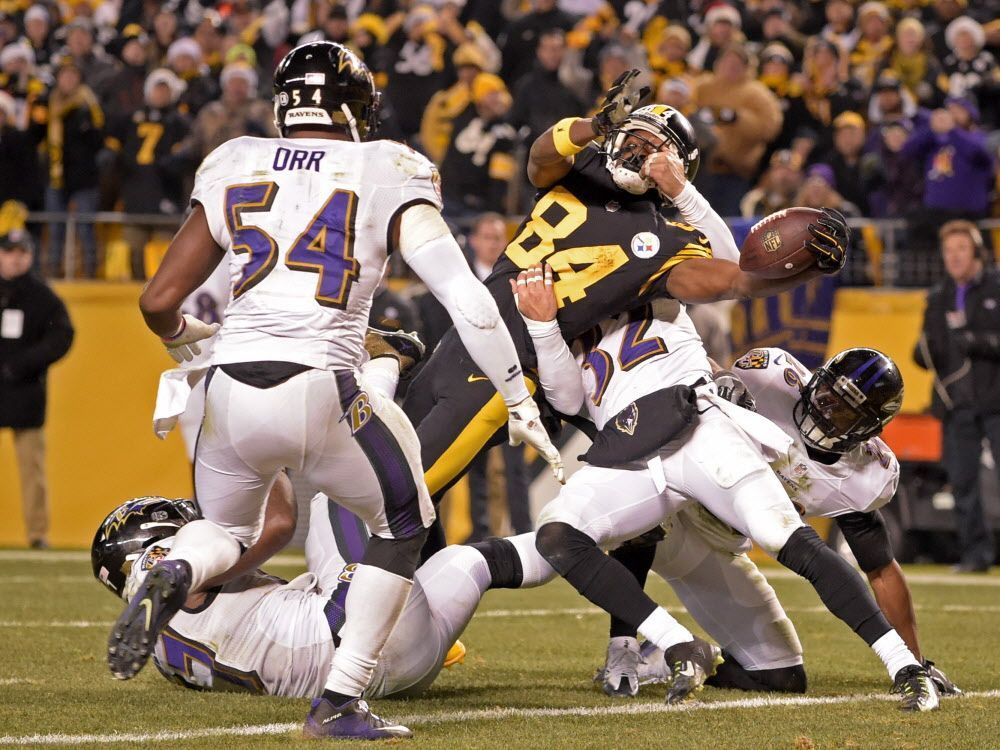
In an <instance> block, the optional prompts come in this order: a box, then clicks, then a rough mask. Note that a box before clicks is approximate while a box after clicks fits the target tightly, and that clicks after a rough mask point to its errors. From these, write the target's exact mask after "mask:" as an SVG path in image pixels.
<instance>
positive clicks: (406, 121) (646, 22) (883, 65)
mask: <svg viewBox="0 0 1000 750" xmlns="http://www.w3.org/2000/svg"><path fill="white" fill-rule="evenodd" d="M0 10H2V11H3V14H2V16H0V93H6V94H7V95H8V96H9V99H8V98H0V165H3V166H5V167H6V169H4V172H5V174H4V177H3V178H2V179H0V192H2V195H0V197H16V198H18V199H20V200H23V201H25V202H27V203H28V205H29V206H30V207H31V208H32V209H39V208H41V207H42V206H43V205H45V206H47V207H49V208H50V209H53V210H55V211H56V212H57V215H59V216H64V215H65V214H64V213H63V212H64V211H67V210H68V211H69V212H73V211H76V212H78V213H79V212H88V213H89V212H90V211H92V210H93V209H96V208H100V209H101V210H111V211H114V210H117V211H123V212H125V213H126V214H128V215H140V214H142V215H148V214H153V215H156V216H167V217H170V216H177V218H178V220H179V219H180V218H181V212H182V211H183V210H184V204H185V201H184V198H185V193H186V192H187V191H188V190H189V189H190V185H191V183H192V180H193V174H194V170H195V169H196V167H197V164H198V162H199V160H200V159H201V158H203V157H204V155H206V154H207V153H208V152H209V151H210V150H211V149H212V148H214V147H215V146H216V145H218V144H219V143H221V142H223V141H224V140H226V139H228V138H231V137H234V136H238V135H243V134H251V135H273V134H274V129H273V124H272V119H273V116H272V114H271V102H270V76H271V72H272V70H273V67H274V65H275V63H276V62H277V61H278V60H279V59H280V58H281V56H282V55H283V54H284V53H285V52H286V51H287V50H288V49H290V48H291V47H292V46H294V45H296V44H300V43H303V42H308V41H311V40H317V39H330V40H334V41H338V42H342V43H345V44H348V45H349V46H351V47H352V48H354V50H355V51H356V52H357V53H358V54H359V55H360V56H361V57H362V58H363V59H364V60H365V61H366V63H367V64H368V65H369V66H370V67H371V69H372V71H373V73H374V75H375V79H376V83H377V85H378V86H379V87H380V88H381V89H382V90H383V93H384V98H383V109H382V112H381V115H380V119H381V128H382V129H381V136H382V137H386V138H393V139H398V140H402V141H404V142H406V143H408V144H409V145H411V146H412V147H413V148H415V149H417V150H418V151H421V152H423V153H425V154H427V155H428V156H429V157H430V158H431V159H432V160H433V161H434V162H435V163H437V164H438V166H439V167H440V169H441V170H442V172H443V173H444V175H445V177H444V180H443V189H444V192H445V201H446V203H447V209H448V213H449V216H451V217H454V218H455V219H456V220H457V226H456V229H457V231H459V232H460V233H461V232H462V231H467V230H468V227H469V222H470V221H471V219H472V218H473V217H475V216H476V215H478V214H479V213H480V212H482V211H484V210H497V211H500V212H503V213H507V214H510V215H516V214H517V213H518V212H519V210H520V209H522V208H523V206H524V205H525V201H526V200H527V197H528V196H529V195H530V192H531V190H532V188H531V187H530V185H528V184H527V182H526V179H525V176H524V166H523V165H524V155H525V153H526V150H527V147H528V146H529V145H530V143H531V141H532V140H533V139H534V138H535V137H537V135H538V134H539V133H541V132H542V131H543V130H544V129H546V128H547V127H549V126H550V125H552V124H553V123H554V122H556V121H558V120H559V119H561V118H563V117H567V116H574V115H581V114H586V113H588V112H589V111H593V108H594V107H595V105H596V104H597V102H599V101H600V97H601V95H602V93H603V91H604V90H605V89H606V88H607V86H608V85H609V84H610V83H611V81H613V80H614V79H615V78H616V77H617V76H618V75H619V74H620V73H621V72H622V71H624V70H627V69H629V68H631V67H638V68H640V69H641V70H642V73H643V80H644V81H645V82H647V83H648V84H649V85H650V86H651V87H652V88H653V90H654V92H655V93H656V98H657V100H659V101H663V102H665V103H669V104H671V105H672V106H676V107H678V108H679V109H681V111H683V112H684V113H685V114H686V115H687V116H688V117H689V118H690V119H691V121H692V124H693V126H694V128H695V130H696V132H697V135H698V140H699V146H700V150H701V164H702V167H701V171H700V174H699V175H698V177H697V184H698V185H699V188H700V189H702V191H703V192H704V193H705V195H706V196H707V197H708V198H709V199H710V200H711V201H712V203H713V205H714V206H715V207H716V208H717V209H718V210H719V211H720V212H721V213H722V214H724V215H728V216H731V217H735V216H738V215H740V214H741V213H743V212H746V211H749V212H751V213H754V214H759V213H760V212H762V211H767V210H771V209H772V207H774V206H779V205H785V204H787V202H788V201H789V200H794V199H795V195H796V192H797V190H798V188H799V187H801V186H800V185H798V184H797V182H798V180H799V179H801V177H802V176H803V175H804V174H805V173H806V170H807V169H808V168H809V167H810V166H811V165H814V164H823V165H827V166H828V167H829V168H831V169H832V170H833V180H832V183H833V185H834V186H835V187H831V189H835V190H836V193H837V194H838V195H840V196H841V197H842V198H843V199H844V200H845V201H847V202H848V203H850V204H854V205H855V206H856V207H857V208H858V210H859V211H860V212H861V214H862V216H875V217H882V218H886V219H893V220H905V221H906V222H908V225H912V226H911V228H912V229H913V231H910V232H906V233H904V232H903V230H901V229H899V228H898V227H895V228H894V229H892V230H891V231H892V232H894V233H895V234H894V236H895V237H896V240H895V241H894V243H890V244H892V246H893V247H894V251H895V252H897V253H904V254H906V255H907V256H912V257H917V256H918V255H919V251H920V247H923V249H924V250H925V253H924V256H921V257H924V258H925V260H926V261H927V263H930V264H931V266H934V267H937V264H938V263H939V258H938V255H937V253H936V252H934V250H935V247H934V244H933V241H932V238H933V237H934V236H935V235H934V232H935V231H936V229H937V225H938V224H940V222H941V221H944V220H946V219H948V218H953V217H956V216H963V217H969V218H973V219H985V218H987V217H990V216H992V215H997V216H1000V202H998V200H997V188H996V186H997V172H996V164H997V148H998V146H1000V131H998V130H997V99H998V92H1000V72H998V68H997V63H996V57H995V56H996V53H997V44H998V42H1000V23H998V21H997V18H996V13H995V10H994V9H993V6H992V5H991V4H990V3H987V2H985V0H930V1H929V2H920V3H914V2H909V1H905V2H900V1H898V0H886V1H885V2H879V1H877V0H873V1H868V2H855V1H853V0H824V1H823V2H810V3H805V2H790V1H789V0H762V1H761V0H756V1H755V2H736V1H734V0H728V1H719V0H702V1H701V2H697V3H687V2H682V1H681V0H659V1H658V2H652V1H646V2H625V1H624V0H612V1H611V2H603V0H464V1H463V0H426V1H424V0H232V2H227V3H219V4H217V3H208V2H204V1H203V0H182V1H181V2H165V1H164V0H143V1H142V2H139V1H138V0H127V1H126V2H110V1H109V2H97V1H96V0H95V2H92V3H78V4H72V5H67V4H57V3H53V2H50V1H49V0H46V1H45V2H35V3H31V2H27V1H24V0H19V2H17V3H10V4H7V5H5V6H4V7H3V8H2V9H0ZM69 68H72V69H74V70H76V71H77V72H76V74H75V75H74V73H73V72H65V73H64V72H63V70H64V69H69ZM160 69H167V70H169V71H171V72H172V73H173V74H174V76H176V80H179V82H180V83H181V84H182V86H177V85H175V84H174V83H172V82H171V83H170V84H167V83H163V84H162V85H160V86H158V87H157V88H160V89H162V90H163V92H164V94H165V93H166V91H167V89H170V90H171V102H170V103H168V104H167V105H166V107H162V108H160V107H154V106H153V105H152V104H151V103H150V100H149V95H148V93H147V91H146V89H147V83H148V82H149V81H150V80H152V79H151V75H152V74H154V72H155V73H156V75H157V76H159V77H160V78H161V79H162V80H166V76H165V74H164V73H162V72H160ZM490 74H492V76H499V78H496V77H491V75H490ZM60 80H61V81H62V83H60ZM173 80H174V79H171V81H173ZM474 82H478V83H477V85H475V86H474ZM501 82H502V85H501ZM474 88H475V90H476V91H475V92H474ZM178 90H180V93H179V94H178V93H177V91H178ZM946 101H947V103H946ZM53 102H55V103H57V104H58V105H59V106H58V108H56V109H53V108H52V106H51V105H52V103H53ZM935 110H940V111H941V112H942V113H943V112H947V113H950V115H951V119H950V120H949V119H947V117H946V115H945V114H936V115H935V116H934V118H933V119H934V122H933V126H932V123H931V119H932V118H931V112H932V111H935ZM156 118H159V120H156ZM157 124H162V125H163V126H164V128H165V129H164V133H163V135H160V136H159V139H158V140H157V142H156V144H155V145H154V144H153V140H152V139H151V138H150V139H147V140H145V141H141V140H140V139H139V138H138V132H139V129H140V126H141V129H142V130H143V132H146V133H153V132H154V131H156V130H157V128H155V127H152V126H153V125H157ZM129 129H131V130H132V131H133V132H132V137H133V141H132V145H133V146H134V145H136V144H139V143H145V144H146V145H147V149H148V148H152V149H153V151H154V152H155V154H154V156H153V157H152V162H150V163H143V164H140V163H139V161H138V159H139V156H140V152H139V151H136V152H135V154H133V155H129V154H128V148H124V149H123V148H122V147H123V146H124V144H125V140H123V135H124V134H125V133H127V131H128V130H129ZM105 136H108V137H109V140H108V141H107V144H106V145H107V149H102V146H103V145H105V144H104V140H105ZM901 144H902V145H901ZM783 151H787V152H790V153H791V154H792V155H793V156H794V157H795V160H796V162H797V165H798V170H795V169H790V168H789V166H788V165H789V164H790V161H789V157H788V156H787V155H783V156H782V157H780V159H779V160H778V161H779V162H781V163H783V164H784V165H785V166H781V165H778V166H776V167H773V164H774V163H775V162H773V160H772V157H773V156H774V155H775V154H777V153H779V152H783ZM64 152H65V153H64ZM141 156H142V158H143V161H145V159H146V158H147V156H148V154H147V151H143V152H142V153H141ZM772 167H773V168H772ZM796 171H798V175H797V176H796V174H795V172H796ZM820 171H821V172H823V171H824V170H820ZM127 175H128V177H127ZM140 175H141V176H140ZM126 179H128V180H130V181H129V182H128V184H127V186H126V182H125V181H126ZM146 181H148V185H150V186H154V187H153V188H152V189H150V190H149V191H143V192H142V193H141V194H140V192H138V191H136V190H134V189H133V188H134V186H135V185H137V184H147V182H146ZM789 184H794V185H795V187H794V188H790V187H789ZM817 189H818V183H817ZM43 195H44V197H45V198H46V200H45V201H43ZM911 220H912V221H911ZM914 222H915V223H914ZM126 223H129V222H126ZM131 223H132V224H138V223H139V222H131ZM146 225H147V226H149V223H148V222H147V224H146ZM169 229H170V227H169V226H165V227H164V230H163V231H164V232H166V231H169ZM123 236H127V240H126V241H128V242H130V243H131V244H132V246H133V256H132V261H133V262H132V269H131V272H132V275H134V276H137V277H138V276H139V271H140V267H141V266H142V265H143V264H142V251H141V250H139V249H138V248H139V247H140V246H141V245H147V244H148V243H149V240H150V239H154V240H157V241H159V240H160V239H161V237H158V236H157V235H155V234H154V233H151V232H150V231H149V230H134V228H133V229H127V230H125V231H124V234H123V232H122V231H121V230H118V229H115V230H113V231H109V230H106V229H103V228H102V229H100V230H99V231H98V232H97V233H96V235H95V232H94V231H93V230H92V225H91V224H90V223H89V222H86V221H84V222H80V221H77V222H76V225H75V231H74V232H73V233H71V235H70V250H71V251H72V252H74V255H73V258H72V263H71V264H70V265H71V266H73V267H71V268H69V269H68V270H69V272H70V273H71V274H73V275H76V274H80V275H84V276H87V277H92V276H98V275H108V276H109V277H110V276H115V275H116V273H117V277H121V273H120V271H119V272H113V271H112V270H111V269H110V267H109V266H108V264H107V263H103V262H102V261H104V260H105V252H104V251H105V246H106V245H108V243H112V242H121V241H122V240H120V239H119V238H120V237H123ZM163 236H165V234H164V235H163ZM38 237H39V240H40V242H41V243H42V246H43V247H44V248H45V249H46V252H45V253H44V254H43V257H42V258H41V260H43V261H44V264H43V265H44V267H45V268H46V270H48V271H49V272H51V273H57V274H61V273H63V272H64V271H65V270H67V269H66V268H65V263H64V260H63V256H62V251H63V247H64V246H65V244H66V240H65V238H66V233H65V230H64V222H54V223H52V224H51V225H49V224H46V226H45V230H44V231H42V232H39V233H38ZM908 238H912V241H911V240H910V239H908ZM98 239H99V240H100V242H99V243H98V241H97V240H98ZM914 248H916V249H914ZM117 252H118V251H115V253H117ZM115 257H116V258H117V257H118V255H117V254H116V255H115ZM81 261H82V262H81ZM921 262H922V263H923V261H921ZM114 263H115V264H117V265H116V268H117V267H118V266H120V261H118V260H115V261H114ZM924 265H927V264H926V263H925V264H924ZM928 267H930V266H928ZM394 268H395V266H394ZM907 268H908V267H907ZM922 280H923V279H922V278H921V279H917V282H918V283H919V282H920V281H922ZM910 281H911V282H912V281H913V279H911V280H910Z"/></svg>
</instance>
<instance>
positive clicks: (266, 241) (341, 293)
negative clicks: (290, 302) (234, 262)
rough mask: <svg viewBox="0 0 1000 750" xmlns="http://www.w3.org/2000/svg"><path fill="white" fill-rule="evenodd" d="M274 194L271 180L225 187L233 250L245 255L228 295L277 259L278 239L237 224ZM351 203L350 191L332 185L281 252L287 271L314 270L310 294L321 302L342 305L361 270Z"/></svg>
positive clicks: (265, 206)
mask: <svg viewBox="0 0 1000 750" xmlns="http://www.w3.org/2000/svg"><path fill="white" fill-rule="evenodd" d="M277 194H278V185H277V184H276V183H274V182H255V183H251V184H248V185H233V186H231V187H229V188H227V189H226V225H227V226H228V227H229V233H230V236H231V237H232V239H233V252H234V253H237V254H242V253H249V254H250V259H249V260H248V261H247V264H246V265H245V266H244V267H243V274H242V275H241V276H240V278H239V280H237V282H236V283H235V284H234V285H233V297H234V298H235V297H239V296H240V295H241V294H243V293H244V292H246V291H247V290H248V289H252V288H253V287H254V286H256V285H257V284H259V283H260V282H261V281H263V280H264V278H265V277H266V276H267V275H268V274H269V273H270V272H271V271H272V269H273V268H274V266H275V264H276V263H277V260H278V243H277V242H275V240H274V238H273V237H271V235H269V234H268V233H267V232H265V231H264V230H263V229H261V228H260V227H257V226H254V225H252V224H245V223H243V214H246V213H254V212H263V211H270V210H271V206H272V205H273V203H274V198H275V196H276V195H277ZM357 206H358V196H357V195H356V194H355V193H354V192H352V191H350V190H334V191H333V194H332V195H331V196H330V197H329V198H328V199H327V201H326V203H325V204H323V208H321V209H320V210H319V212H318V213H317V214H316V215H315V216H314V217H313V219H312V221H311V222H310V223H309V225H308V226H307V227H306V228H305V229H303V230H302V232H301V234H299V236H298V237H297V238H296V240H295V242H293V243H292V246H291V248H290V249H289V251H288V254H287V255H286V256H285V265H286V266H288V268H290V269H291V270H293V271H305V272H308V273H315V274H318V275H319V279H318V280H317V282H316V295H315V296H316V301H317V302H318V303H319V304H321V305H323V306H324V307H335V308H337V309H339V310H343V309H344V308H345V307H347V299H348V297H349V296H350V293H351V285H352V284H353V283H354V281H355V280H356V279H357V278H358V274H359V273H360V272H361V264H360V263H359V262H358V260H357V259H356V258H355V257H354V219H355V216H356V215H357Z"/></svg>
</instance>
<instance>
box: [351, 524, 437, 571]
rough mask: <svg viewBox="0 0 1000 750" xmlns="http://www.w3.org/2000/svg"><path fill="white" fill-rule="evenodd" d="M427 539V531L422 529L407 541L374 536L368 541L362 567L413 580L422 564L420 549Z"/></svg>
mask: <svg viewBox="0 0 1000 750" xmlns="http://www.w3.org/2000/svg"><path fill="white" fill-rule="evenodd" d="M426 538H427V529H421V530H420V531H418V532H417V533H416V534H414V535H413V536H411V537H407V538H406V539H383V538H382V537H380V536H373V537H372V538H371V539H369V540H368V547H367V548H365V555H364V557H363V558H361V564H362V565H371V566H372V567H375V568H382V570H387V571H388V572H390V573H394V574H395V575H397V576H401V577H403V578H413V574H414V573H415V572H416V571H417V563H418V562H420V548H421V547H423V546H424V540H425V539H426Z"/></svg>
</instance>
